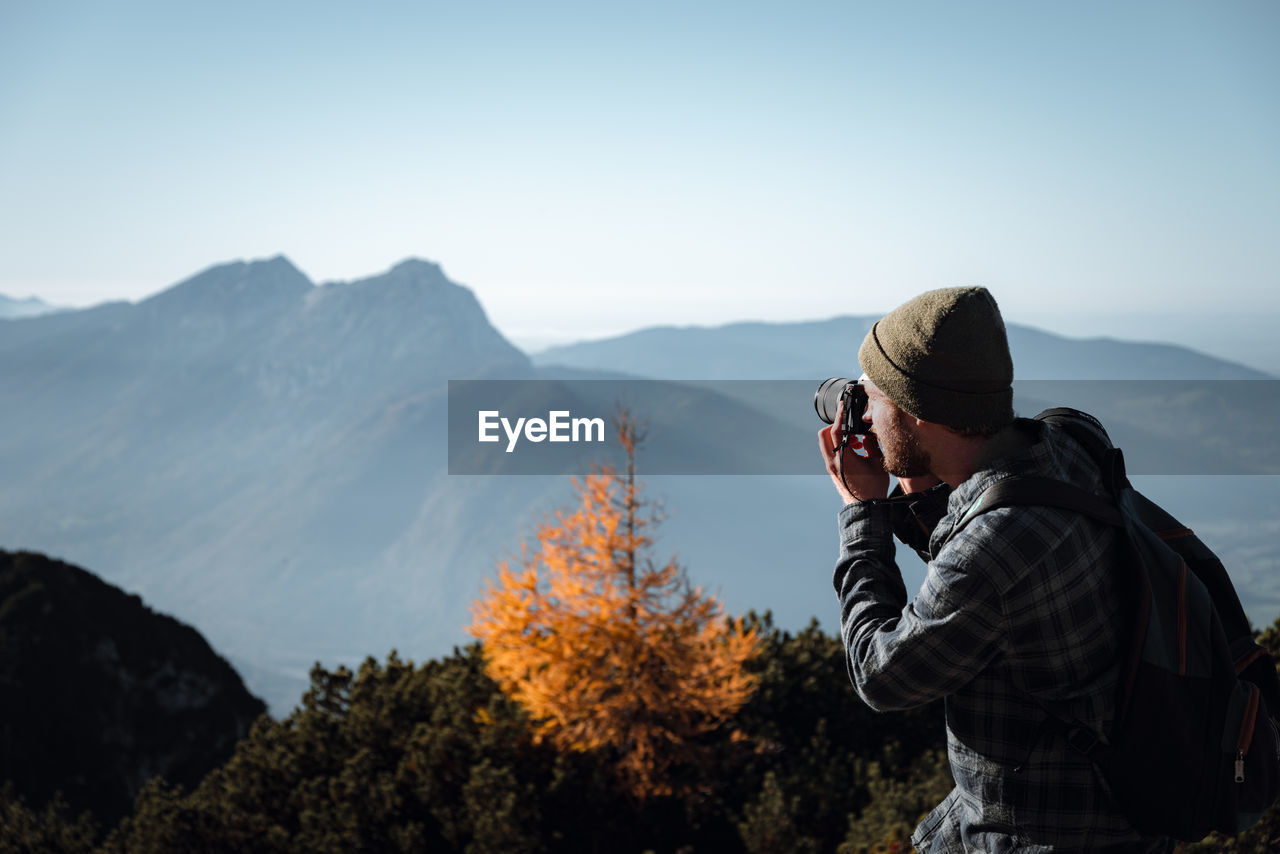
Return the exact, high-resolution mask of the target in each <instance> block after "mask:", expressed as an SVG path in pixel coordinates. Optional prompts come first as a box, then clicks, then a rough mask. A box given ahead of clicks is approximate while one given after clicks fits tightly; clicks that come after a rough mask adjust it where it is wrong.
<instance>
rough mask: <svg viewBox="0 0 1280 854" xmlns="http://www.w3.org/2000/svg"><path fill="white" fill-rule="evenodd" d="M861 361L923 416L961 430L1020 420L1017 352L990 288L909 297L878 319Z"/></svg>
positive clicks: (894, 396) (903, 404)
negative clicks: (1016, 390)
mask: <svg viewBox="0 0 1280 854" xmlns="http://www.w3.org/2000/svg"><path fill="white" fill-rule="evenodd" d="M858 362H859V363H860V364H861V365H862V370H863V371H864V372H865V373H866V375H867V376H868V377H869V378H870V379H871V381H872V382H874V383H875V384H876V385H877V386H878V387H879V388H880V390H881V391H883V392H884V393H885V394H886V395H888V397H889V399H890V400H892V401H893V402H894V403H895V404H897V406H898V408H899V409H902V410H904V411H906V412H908V413H909V414H911V415H913V416H915V417H916V418H920V419H923V420H925V421H932V422H933V423H935V424H942V425H943V426H946V427H951V428H954V429H960V430H963V429H975V430H990V429H996V428H999V427H1003V426H1005V425H1006V424H1008V423H1009V422H1010V421H1012V420H1013V385H1012V384H1013V359H1012V358H1010V356H1009V340H1008V338H1007V337H1006V335H1005V331H1004V321H1003V320H1002V319H1001V318H1000V308H999V306H997V305H996V301H995V298H994V297H992V296H991V294H990V292H988V291H987V289H986V288H981V287H966V288H942V289H940V290H936V291H928V292H926V293H923V294H921V295H920V296H918V297H916V298H915V299H913V300H910V301H908V302H905V303H903V304H902V305H900V306H898V307H897V308H895V309H894V310H893V311H891V312H889V313H888V314H887V315H885V316H884V318H883V319H882V320H879V321H877V322H876V323H875V325H874V326H872V327H871V331H870V332H868V333H867V337H866V338H865V339H863V342H862V347H861V348H860V349H859V350H858Z"/></svg>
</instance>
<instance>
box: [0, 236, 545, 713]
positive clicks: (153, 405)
mask: <svg viewBox="0 0 1280 854" xmlns="http://www.w3.org/2000/svg"><path fill="white" fill-rule="evenodd" d="M486 375H495V376H510V377H520V376H530V375H532V368H531V366H530V365H529V363H528V360H527V358H526V357H525V356H524V354H522V353H520V352H519V351H518V350H516V349H515V348H514V347H512V346H511V345H510V344H508V343H507V342H506V341H505V340H504V339H503V338H502V336H501V335H499V334H498V333H497V332H496V331H495V330H494V329H493V327H492V326H491V325H490V324H489V323H488V321H487V319H486V318H485V316H484V312H483V310H482V309H481V307H480V305H479V303H478V302H477V301H476V300H475V297H474V296H473V295H472V294H471V292H470V291H468V290H466V289H465V288H462V287H460V286H458V285H456V284H454V283H452V282H450V281H449V280H448V279H447V278H446V277H445V276H444V274H443V272H442V271H441V270H440V268H439V267H438V266H436V265H434V264H431V263H428V262H425V261H417V260H410V261H406V262H404V263H401V264H399V265H397V266H396V267H394V268H393V269H391V270H390V271H388V272H386V273H384V274H382V275H379V276H373V277H370V278H367V279H362V280H359V281H353V282H343V283H330V284H325V285H321V286H315V285H313V284H312V283H311V282H310V281H308V280H307V279H306V277H305V276H303V274H302V273H300V272H299V271H298V270H297V269H296V268H295V267H294V266H293V265H292V264H290V263H289V262H288V261H287V260H286V259H284V258H273V259H270V260H266V261H258V262H253V263H240V262H237V263H233V264H225V265H220V266H217V267H214V268H211V269H209V270H206V271H204V272H202V273H200V274H198V275H196V276H194V277H192V278H190V279H188V280H186V281H183V282H181V283H179V284H177V285H175V286H174V287H172V288H169V289H168V290H166V291H164V292H162V293H160V294H157V295H156V296H153V297H151V298H149V299H146V300H143V301H141V302H139V303H137V304H128V303H114V304H107V305H103V306H98V307H96V308H93V309H88V310H85V311H78V312H68V313H64V314H57V315H50V316H46V317H38V318H31V319H27V320H22V321H11V322H9V323H7V324H5V325H4V326H3V327H0V410H3V411H4V412H6V425H5V427H6V429H5V432H4V435H3V436H0V471H4V472H5V474H6V485H5V488H4V489H2V490H0V543H3V544H5V545H9V546H11V547H23V548H33V549H40V550H42V551H45V552H47V553H52V554H57V555H59V556H61V557H64V558H66V559H69V560H74V561H76V562H80V563H84V564H88V565H92V566H94V567H95V568H96V569H98V570H99V571H101V572H102V573H103V574H104V576H105V577H107V578H109V579H111V580H112V581H114V582H116V583H120V584H123V585H125V586H127V587H129V588H130V589H134V590H138V591H139V592H141V593H142V594H143V595H145V596H146V597H147V598H148V600H149V601H151V602H153V603H155V604H156V605H157V607H161V608H163V609H164V610H166V611H168V612H170V613H175V614H178V615H180V616H181V617H182V618H183V619H184V620H188V621H190V622H192V623H194V624H196V625H199V626H201V627H202V629H204V630H205V631H206V632H207V633H208V634H209V636H210V638H211V639H212V640H213V641H214V643H215V644H216V645H217V646H218V647H219V648H220V649H223V650H224V651H226V653H227V654H228V655H229V656H230V657H231V658H232V659H233V660H234V661H236V662H237V664H238V665H239V666H241V667H242V670H243V672H245V673H246V676H247V678H248V679H249V680H250V683H251V684H252V685H254V688H255V690H259V691H262V692H263V693H264V695H266V696H268V698H269V700H270V701H271V702H272V705H273V708H276V709H277V710H281V709H285V710H287V708H288V707H289V706H291V705H292V703H293V702H296V700H297V699H298V697H299V696H300V694H301V691H302V689H303V688H304V687H305V685H306V673H307V670H308V669H309V667H310V665H311V664H312V663H313V662H314V661H315V660H317V659H322V660H325V661H333V660H335V659H339V660H351V659H353V658H354V659H355V660H357V661H358V660H359V658H361V657H363V656H364V655H365V654H367V653H369V652H371V651H375V652H385V651H386V650H387V649H388V648H390V647H391V646H397V645H398V646H400V647H401V648H403V649H407V650H410V651H414V652H417V651H419V650H422V651H425V650H428V649H430V650H432V651H434V650H436V649H438V648H439V647H440V646H441V645H442V644H445V643H449V644H452V643H454V642H458V641H459V640H461V636H460V634H459V624H458V619H457V602H456V598H457V595H458V594H457V592H456V591H454V592H450V591H452V590H453V588H454V586H455V584H457V576H458V572H457V571H455V570H456V566H455V561H458V560H462V558H460V557H459V555H460V554H462V553H466V558H465V559H466V560H471V559H473V558H472V557H471V552H473V551H474V545H473V541H472V537H471V536H469V532H468V531H467V530H466V529H464V528H460V527H459V524H458V522H457V519H455V518H454V514H456V513H463V514H464V516H465V515H466V511H467V506H468V504H467V502H468V501H470V500H475V501H479V502H481V503H482V504H484V503H489V502H488V499H486V498H483V497H478V496H477V497H475V498H471V497H469V494H468V486H467V485H466V484H462V483H459V482H457V481H452V482H451V481H450V480H449V478H448V476H447V472H446V469H447V461H446V457H445V444H444V429H445V411H446V399H445V398H446V395H445V393H446V381H447V380H448V379H449V378H452V377H457V376H466V377H473V376H486ZM517 495H519V491H517ZM512 501H514V502H517V503H516V504H512V505H510V506H508V504H507V501H506V500H505V499H503V498H499V499H498V500H496V501H494V502H492V506H493V507H494V508H495V509H499V510H501V509H504V508H506V509H508V510H509V512H511V513H512V514H513V515H514V514H517V513H520V514H521V515H523V514H522V511H523V510H524V508H525V506H526V505H525V504H524V499H523V498H521V497H516V496H513V497H512ZM512 546H513V547H514V543H513V544H512ZM474 575H475V574H474V573H471V574H470V576H469V580H468V583H467V584H465V585H460V586H461V587H462V588H463V589H465V590H466V591H467V594H468V595H469V594H470V593H471V592H472V591H473V589H474V584H475V578H474ZM450 597H452V598H450ZM446 648H447V647H446ZM281 675H283V677H284V682H281V681H280V678H279V677H280V676H281ZM273 682H274V683H275V687H274V688H273V687H272V686H271V684H269V683H273Z"/></svg>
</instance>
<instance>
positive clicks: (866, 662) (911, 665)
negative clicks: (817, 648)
mask: <svg viewBox="0 0 1280 854" xmlns="http://www.w3.org/2000/svg"><path fill="white" fill-rule="evenodd" d="M895 515H896V514H895V511H894V509H893V508H892V506H890V505H888V504H887V503H884V502H876V501H863V502H856V503H853V504H849V505H846V506H845V507H844V509H842V510H841V511H840V515H839V529H840V556H839V559H838V560H837V561H836V568H835V574H834V578H833V581H834V584H835V588H836V594H837V595H838V596H839V599H840V636H841V639H842V640H843V642H844V647H845V661H846V663H847V665H848V669H849V677H850V679H851V680H852V682H853V686H854V689H855V690H856V691H857V692H858V695H859V696H860V697H862V699H863V701H864V702H865V703H866V704H867V705H868V706H870V707H871V708H873V709H876V710H877V711H888V710H892V709H907V708H912V707H914V706H919V705H923V704H925V703H928V702H931V701H933V700H935V699H937V698H939V697H945V696H947V695H948V694H952V693H955V692H956V691H957V690H958V689H959V688H961V687H963V686H964V685H965V684H966V683H968V682H969V681H970V680H972V679H973V678H974V676H976V675H977V674H978V673H979V672H981V670H982V669H983V668H984V667H986V666H987V664H988V663H990V662H991V660H992V659H993V658H994V657H995V656H996V654H997V653H998V652H999V648H1000V643H1001V638H1002V636H1003V625H1004V623H1005V621H1004V618H1003V615H1002V613H1001V606H1000V601H999V597H998V596H997V595H996V592H995V590H994V588H993V587H992V585H991V584H990V582H988V581H987V579H986V577H985V575H984V573H983V571H982V567H981V565H980V564H979V563H978V562H976V561H974V560H972V559H971V558H972V557H973V555H974V554H975V553H979V554H980V553H981V549H976V550H975V549H972V548H968V549H965V550H964V553H965V556H966V559H965V560H964V561H963V562H962V561H960V560H958V559H957V554H958V551H957V550H956V549H953V548H952V544H949V545H948V546H947V547H944V548H943V549H942V551H941V552H940V553H939V555H938V557H937V558H936V559H935V560H933V561H930V563H929V565H928V574H927V576H926V578H925V583H924V585H923V586H922V587H921V588H920V592H919V593H917V594H916V597H915V599H914V600H913V601H911V602H910V603H908V601H907V591H906V586H905V585H904V584H903V581H902V573H901V572H900V571H899V570H898V567H897V564H896V563H895V562H894V545H893V528H894V516H895Z"/></svg>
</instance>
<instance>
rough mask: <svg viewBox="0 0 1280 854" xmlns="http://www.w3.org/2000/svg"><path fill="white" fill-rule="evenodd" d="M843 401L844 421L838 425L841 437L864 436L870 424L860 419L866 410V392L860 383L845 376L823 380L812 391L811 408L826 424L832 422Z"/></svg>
mask: <svg viewBox="0 0 1280 854" xmlns="http://www.w3.org/2000/svg"><path fill="white" fill-rule="evenodd" d="M842 401H843V402H844V423H843V424H841V425H840V430H841V431H842V433H843V438H844V439H845V440H846V441H847V440H848V438H849V437H850V436H865V435H866V434H867V432H868V431H869V430H870V429H871V425H870V424H868V423H867V422H865V421H863V420H862V415H863V413H865V412H866V411H867V392H866V389H864V388H863V387H862V383H860V382H857V381H856V380H851V379H847V378H845V377H831V378H830V379H827V380H823V381H822V384H821V385H819V386H818V390H817V391H815V392H814V393H813V408H814V410H815V411H816V412H817V413H818V417H819V418H821V419H822V420H823V421H825V422H826V423H827V424H831V423H834V422H835V420H836V413H837V412H838V410H839V407H840V403H841V402H842Z"/></svg>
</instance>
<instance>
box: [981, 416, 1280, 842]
mask: <svg viewBox="0 0 1280 854" xmlns="http://www.w3.org/2000/svg"><path fill="white" fill-rule="evenodd" d="M1036 420H1038V421H1046V422H1049V423H1051V424H1054V425H1057V426H1058V427H1061V428H1063V429H1064V430H1066V431H1067V433H1068V434H1069V435H1071V437H1072V438H1074V439H1075V440H1076V441H1077V442H1079V443H1080V444H1081V445H1082V446H1083V447H1084V448H1085V449H1086V450H1087V451H1088V452H1089V454H1090V455H1091V456H1092V457H1093V458H1094V460H1095V461H1096V462H1097V463H1098V465H1099V468H1100V469H1101V470H1102V474H1103V481H1104V483H1105V484H1106V488H1107V492H1108V493H1109V495H1110V498H1109V499H1108V498H1104V497H1101V496H1098V495H1094V494H1093V493H1090V492H1088V491H1086V490H1084V489H1081V488H1079V487H1076V486H1074V485H1072V484H1069V483H1066V482H1063V481H1059V480H1053V479H1050V478H1036V477H1013V478H1007V479H1005V480H1002V481H998V482H997V483H995V484H992V485H991V486H990V487H988V488H987V489H986V490H984V491H983V492H982V493H981V494H980V495H979V497H978V498H977V499H976V500H975V502H974V504H973V505H972V506H971V507H970V509H969V510H968V511H967V512H966V513H965V515H964V516H963V517H962V518H961V520H960V521H959V523H958V524H957V525H956V530H957V531H958V530H960V528H962V527H963V526H964V525H965V524H967V523H968V522H969V521H971V520H972V519H973V518H974V517H976V516H978V515H979V514H981V513H984V512H986V511H988V510H992V509H994V508H996V507H1007V506H1014V505H1039V506H1050V507H1060V508H1065V509H1068V510H1072V511H1075V512H1079V513H1083V514H1085V515H1087V516H1090V517H1092V518H1094V519H1097V520H1098V521H1101V522H1104V523H1106V524H1108V525H1113V526H1115V527H1117V528H1120V529H1122V531H1123V534H1124V536H1123V543H1124V548H1125V552H1124V554H1125V558H1124V565H1123V566H1122V567H1120V571H1121V572H1123V573H1124V576H1123V577H1122V579H1121V581H1122V584H1121V588H1122V590H1123V591H1124V594H1123V595H1125V596H1126V597H1127V598H1128V600H1129V602H1131V603H1132V607H1131V608H1128V610H1129V612H1130V613H1131V615H1132V632H1131V633H1130V635H1129V638H1128V642H1127V649H1126V650H1125V653H1126V655H1125V658H1124V660H1122V662H1121V668H1122V669H1121V673H1120V679H1119V684H1118V687H1117V690H1118V696H1117V705H1116V709H1117V714H1116V719H1115V722H1114V725H1113V727H1112V729H1111V731H1110V732H1108V733H1107V738H1106V739H1105V740H1100V739H1098V738H1097V737H1095V736H1094V735H1093V734H1092V733H1091V732H1090V731H1089V730H1087V729H1085V728H1083V727H1080V726H1078V725H1075V726H1073V722H1070V721H1063V722H1062V723H1063V725H1064V726H1065V727H1066V732H1067V741H1068V743H1069V744H1070V745H1071V746H1072V747H1073V748H1075V749H1077V750H1079V751H1081V752H1082V753H1084V754H1085V755H1087V756H1088V757H1089V758H1090V760H1091V761H1092V762H1093V763H1094V764H1095V766H1096V767H1097V768H1098V769H1099V771H1100V772H1101V776H1102V778H1103V780H1104V781H1105V784H1106V786H1107V788H1108V789H1109V791H1110V794H1111V797H1112V799H1113V800H1114V802H1115V803H1116V805H1117V807H1119V808H1120V810H1121V811H1122V812H1123V813H1124V814H1125V816H1126V817H1127V818H1128V819H1129V820H1130V822H1132V824H1133V825H1134V827H1135V828H1136V829H1137V830H1138V831H1139V832H1141V833H1143V834H1144V835H1149V836H1170V837H1174V838H1176V839H1181V840H1187V841H1194V840H1199V839H1202V838H1203V837H1204V836H1206V835H1207V834H1208V833H1209V832H1211V831H1220V832H1223V833H1227V834H1235V833H1239V832H1241V831H1244V830H1247V829H1248V828H1250V827H1252V826H1253V825H1254V824H1256V823H1257V822H1258V820H1259V819H1261V817H1262V814H1263V813H1264V812H1266V810H1267V809H1268V808H1269V807H1270V806H1271V805H1272V804H1273V803H1274V802H1275V801H1276V797H1277V794H1278V793H1280V729H1278V725H1277V722H1276V720H1275V718H1274V715H1275V714H1277V713H1280V679H1277V676H1276V665H1275V660H1274V659H1273V658H1272V656H1271V655H1270V654H1268V653H1267V651H1266V650H1265V649H1263V648H1262V647H1260V646H1258V644H1257V643H1256V642H1255V641H1254V637H1253V631H1252V628H1251V627H1250V624H1249V620H1248V618H1247V617H1246V616H1245V613H1244V609H1243V608H1242V607H1241V605H1240V598H1239V596H1238V595H1237V594H1236V591H1235V588H1234V587H1233V586H1232V584H1231V580H1230V579H1229V578H1228V577H1227V573H1226V570H1225V569H1224V568H1223V566H1222V562H1221V561H1220V560H1219V559H1218V558H1217V557H1216V556H1215V555H1214V554H1213V552H1212V551H1210V550H1209V548H1208V547H1207V546H1206V545H1205V544H1204V543H1203V542H1201V540H1200V538H1199V537H1197V536H1196V535H1195V534H1193V533H1192V532H1191V531H1190V530H1189V529H1188V528H1186V527H1185V526H1183V525H1182V524H1181V523H1179V522H1178V521H1177V520H1176V519H1174V518H1173V517H1172V516H1170V515H1169V514H1168V513H1166V512H1165V511H1164V510H1162V509H1161V508H1160V507H1159V506H1157V505H1156V504H1155V503H1153V502H1152V501H1150V500H1148V499H1147V498H1145V497H1144V496H1143V495H1142V494H1141V493H1139V492H1138V491H1137V490H1135V489H1134V488H1133V486H1132V485H1131V484H1130V483H1129V480H1128V478H1127V477H1126V475H1125V472H1124V457H1123V455H1122V453H1121V452H1120V450H1119V449H1118V448H1114V447H1112V445H1111V441H1110V439H1109V437H1108V436H1107V433H1106V431H1105V430H1104V429H1103V427H1102V424H1101V423H1100V422H1098V420H1097V419H1095V418H1094V417H1093V416H1091V415H1088V414H1086V413H1083V412H1079V411H1078V410H1074V409H1067V408H1057V409H1049V410H1045V411H1044V412H1042V413H1040V414H1039V415H1037V416H1036ZM1126 607H1127V606H1126Z"/></svg>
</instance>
